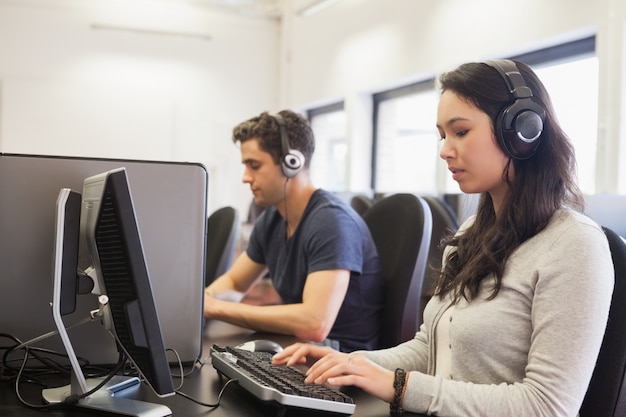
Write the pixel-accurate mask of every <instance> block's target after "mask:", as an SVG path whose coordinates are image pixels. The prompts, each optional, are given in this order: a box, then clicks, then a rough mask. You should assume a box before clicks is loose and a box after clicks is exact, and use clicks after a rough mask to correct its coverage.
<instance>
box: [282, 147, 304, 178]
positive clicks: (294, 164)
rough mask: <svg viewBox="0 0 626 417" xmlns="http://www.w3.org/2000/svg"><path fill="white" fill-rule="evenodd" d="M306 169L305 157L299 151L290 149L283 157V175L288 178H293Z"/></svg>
mask: <svg viewBox="0 0 626 417" xmlns="http://www.w3.org/2000/svg"><path fill="white" fill-rule="evenodd" d="M303 167H304V155H303V154H302V152H300V151H299V150H297V149H290V150H289V152H288V153H287V154H286V155H284V156H283V160H282V169H283V174H284V175H285V177H287V178H293V177H295V176H296V175H298V173H299V172H300V171H302V168H303Z"/></svg>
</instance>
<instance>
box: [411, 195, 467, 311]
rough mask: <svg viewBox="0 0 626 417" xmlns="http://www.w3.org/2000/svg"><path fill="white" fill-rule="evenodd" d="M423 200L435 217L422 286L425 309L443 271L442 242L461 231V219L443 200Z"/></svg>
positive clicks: (430, 198)
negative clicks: (439, 274)
mask: <svg viewBox="0 0 626 417" xmlns="http://www.w3.org/2000/svg"><path fill="white" fill-rule="evenodd" d="M422 198H423V199H424V200H425V201H426V203H428V207H429V208H430V212H431V213H432V216H433V233H432V237H431V239H430V249H429V251H428V268H427V270H426V274H425V276H424V284H423V285H422V303H421V305H422V309H423V308H424V306H425V305H426V303H427V302H428V300H429V299H430V297H431V296H432V291H433V284H434V281H435V279H436V278H437V276H438V275H437V274H438V272H437V271H439V270H440V269H441V259H442V257H443V247H442V246H441V240H442V239H443V238H444V237H446V236H448V235H450V234H453V233H454V232H456V231H457V230H458V229H459V219H458V217H457V215H456V213H455V212H454V210H453V209H452V207H450V205H449V204H448V203H446V202H445V201H444V200H443V199H442V198H440V197H435V196H422ZM422 311H423V310H422ZM422 311H420V321H421V319H422Z"/></svg>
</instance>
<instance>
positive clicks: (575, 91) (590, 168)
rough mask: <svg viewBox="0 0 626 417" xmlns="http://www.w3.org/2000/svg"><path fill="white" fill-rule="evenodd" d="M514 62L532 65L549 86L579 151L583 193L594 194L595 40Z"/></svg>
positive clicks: (581, 41) (525, 56)
mask: <svg viewBox="0 0 626 417" xmlns="http://www.w3.org/2000/svg"><path fill="white" fill-rule="evenodd" d="M513 59H516V60H519V61H522V62H525V63H527V64H528V65H530V66H531V67H532V68H533V70H535V72H536V73H537V75H538V76H539V78H540V79H541V81H542V82H543V83H544V85H545V86H546V89H547V90H548V93H549V94H550V98H551V99H552V104H553V105H554V109H555V112H556V114H557V117H558V119H559V123H560V124H561V127H562V128H563V130H564V131H565V133H567V135H568V136H569V138H570V140H571V141H572V144H573V145H574V149H575V151H576V161H577V163H578V183H579V186H580V188H581V190H582V191H583V193H585V194H593V193H594V192H595V179H596V175H595V171H596V148H597V141H598V76H599V73H598V71H599V70H598V58H597V57H596V56H595V37H590V38H585V39H581V40H577V41H574V42H570V43H567V44H562V45H558V46H555V47H552V48H547V49H542V50H540V51H536V52H533V53H530V54H525V55H519V56H516V57H513ZM564 75H565V76H564Z"/></svg>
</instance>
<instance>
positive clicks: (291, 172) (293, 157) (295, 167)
mask: <svg viewBox="0 0 626 417" xmlns="http://www.w3.org/2000/svg"><path fill="white" fill-rule="evenodd" d="M271 116H272V117H273V118H274V120H276V123H277V124H278V129H279V131H280V146H281V149H282V157H281V159H280V163H281V169H282V171H283V174H284V175H285V177H287V178H293V177H295V176H296V175H298V173H299V172H300V171H302V168H304V161H305V160H304V155H303V154H302V152H300V151H299V150H297V149H291V148H290V147H289V137H288V135H287V125H286V123H285V119H283V116H281V115H280V114H278V113H276V114H272V115H271Z"/></svg>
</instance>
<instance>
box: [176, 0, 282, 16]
mask: <svg viewBox="0 0 626 417" xmlns="http://www.w3.org/2000/svg"><path fill="white" fill-rule="evenodd" d="M176 1H183V2H187V3H191V4H195V5H198V6H205V7H209V8H214V9H221V10H223V11H227V12H233V13H236V14H239V15H246V16H258V17H270V18H272V17H279V16H280V3H281V0H176Z"/></svg>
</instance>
